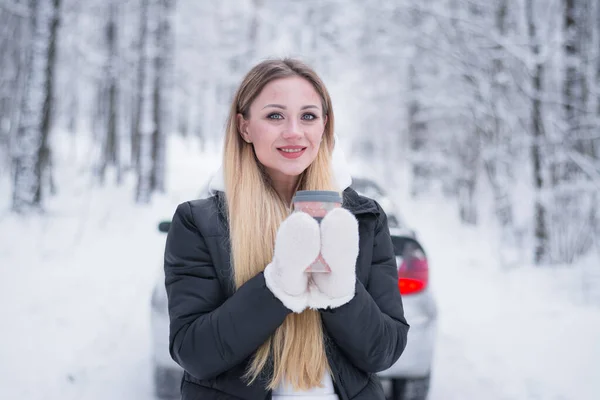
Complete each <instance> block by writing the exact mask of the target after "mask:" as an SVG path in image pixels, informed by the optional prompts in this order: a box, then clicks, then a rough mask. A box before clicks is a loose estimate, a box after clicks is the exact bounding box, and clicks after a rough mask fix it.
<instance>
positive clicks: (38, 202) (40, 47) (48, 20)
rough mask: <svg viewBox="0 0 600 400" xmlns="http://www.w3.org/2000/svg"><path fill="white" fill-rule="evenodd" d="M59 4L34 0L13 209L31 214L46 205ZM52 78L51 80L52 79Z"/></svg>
mask: <svg viewBox="0 0 600 400" xmlns="http://www.w3.org/2000/svg"><path fill="white" fill-rule="evenodd" d="M55 6H56V0H55V3H52V4H50V3H49V2H47V1H43V0H32V1H31V8H30V10H31V18H32V35H31V45H30V49H29V54H28V57H27V63H26V64H25V68H27V83H26V85H25V93H24V99H23V105H22V110H23V111H22V112H21V115H22V117H21V118H20V122H19V128H18V131H17V138H16V149H15V152H16V154H15V155H14V159H13V163H14V186H13V201H12V209H13V211H15V212H18V213H28V212H30V211H32V210H35V209H41V207H42V171H41V170H42V165H43V163H44V160H48V150H47V133H48V128H49V120H48V119H46V118H47V117H46V115H45V113H48V112H49V110H50V109H51V104H52V97H51V95H52V88H53V86H52V83H51V82H49V81H48V80H49V76H50V74H51V73H52V71H53V67H52V66H51V65H50V60H49V57H48V56H49V54H50V52H51V51H53V49H52V46H51V44H50V43H51V41H52V39H51V26H53V18H54V15H53V13H54V12H56V11H57V10H55V9H54V7H55ZM50 81H51V79H50Z"/></svg>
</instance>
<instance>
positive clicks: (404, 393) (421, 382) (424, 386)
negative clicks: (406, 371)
mask: <svg viewBox="0 0 600 400" xmlns="http://www.w3.org/2000/svg"><path fill="white" fill-rule="evenodd" d="M429 381H430V375H427V376H426V377H424V378H416V379H392V397H391V399H390V400H425V399H427V393H428V392H429Z"/></svg>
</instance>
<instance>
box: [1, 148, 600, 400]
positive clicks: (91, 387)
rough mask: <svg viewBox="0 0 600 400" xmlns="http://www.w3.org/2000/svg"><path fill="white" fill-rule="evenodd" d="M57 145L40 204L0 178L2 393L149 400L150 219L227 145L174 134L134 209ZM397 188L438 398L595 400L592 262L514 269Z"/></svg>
mask: <svg viewBox="0 0 600 400" xmlns="http://www.w3.org/2000/svg"><path fill="white" fill-rule="evenodd" d="M59 143H73V142H72V141H67V140H58V141H57V143H56V144H57V146H56V147H58V151H59V157H58V158H57V159H58V160H62V163H60V164H59V165H57V168H58V169H60V173H57V175H56V176H57V177H58V178H59V179H62V181H59V182H57V186H58V187H59V189H60V192H59V193H58V195H57V196H56V197H54V198H52V199H51V200H50V201H49V203H48V207H47V213H46V214H44V215H41V216H31V217H29V218H22V217H17V216H15V215H13V214H10V213H9V212H8V207H9V204H8V200H9V198H10V196H8V195H4V194H7V193H9V187H8V181H7V178H6V177H2V180H0V193H2V194H3V196H2V199H1V200H0V201H2V203H0V236H1V238H2V240H1V241H0V260H1V267H0V268H1V269H0V271H1V273H2V279H0V320H1V321H2V329H1V330H0V360H1V361H0V399H20V400H38V399H45V400H48V399H51V400H53V399H61V400H68V399H78V400H96V399H98V400H99V399H149V398H151V395H152V384H151V362H150V360H151V353H150V323H149V315H150V295H151V290H152V287H153V285H154V282H155V280H156V278H157V276H158V275H157V274H158V272H159V268H160V265H161V262H162V252H163V248H164V239H165V237H164V235H163V234H160V233H159V232H158V231H157V229H156V225H157V223H158V222H159V221H160V220H163V219H168V218H170V217H171V215H172V213H173V212H174V210H175V206H176V205H177V204H178V203H180V202H181V201H184V200H186V199H189V198H191V197H193V196H195V195H196V193H197V191H198V190H199V188H200V187H201V186H202V184H203V183H204V182H205V180H206V179H207V177H208V175H209V174H210V173H211V172H212V171H214V170H215V169H216V167H217V166H218V163H219V156H218V154H219V151H218V150H215V149H208V150H207V151H206V152H205V153H201V152H200V151H199V146H200V145H199V143H197V142H195V141H184V140H181V139H174V138H172V139H170V143H169V147H168V148H169V154H168V157H167V160H169V164H168V169H167V182H168V185H167V186H168V192H167V194H165V195H163V196H159V197H156V198H154V200H153V201H152V203H151V204H149V205H147V206H135V205H134V203H133V195H134V190H133V189H134V187H135V185H134V184H135V182H131V181H126V182H125V183H124V184H123V186H122V187H116V186H111V185H110V184H109V185H108V186H107V187H104V188H102V187H99V186H97V185H95V184H93V182H91V181H90V178H89V175H88V174H87V173H82V172H81V171H83V170H84V169H83V168H81V169H79V168H77V167H75V166H79V165H81V164H82V163H85V162H86V159H87V158H86V154H87V153H85V151H84V150H83V149H86V148H88V147H87V145H86V143H85V142H78V145H77V147H76V148H75V149H73V148H72V147H69V148H66V147H65V146H63V147H65V148H61V146H60V145H58V144H59ZM107 182H111V179H110V178H109V179H107ZM398 198H399V199H401V202H400V203H399V205H400V208H401V209H402V210H403V215H404V217H405V219H407V220H408V222H409V223H410V224H411V225H412V226H414V227H415V228H416V229H417V231H418V235H419V237H420V239H421V240H422V242H423V244H424V245H425V247H426V249H427V251H428V254H429V258H430V265H431V268H432V286H433V290H434V292H435V293H436V298H437V301H438V306H439V315H440V324H439V340H438V344H437V348H436V355H435V369H434V371H433V382H432V392H431V396H430V399H432V400H453V399H486V400H488V399H489V400H495V399H503V400H504V399H523V400H532V399H544V400H554V399H556V400H558V399H578V400H588V399H589V400H592V399H597V398H599V395H600V299H598V298H594V296H593V293H594V291H593V290H587V291H586V290H584V289H585V288H586V285H589V284H591V283H593V282H594V281H593V278H594V277H595V276H597V275H595V274H594V271H595V269H597V265H598V260H597V258H591V259H590V260H588V261H586V263H587V264H582V265H578V266H575V267H570V268H567V267H562V268H553V269H550V268H534V267H531V266H526V265H520V266H514V265H513V266H511V268H506V267H503V266H502V264H501V263H500V262H499V258H498V257H497V256H496V255H497V254H498V250H497V248H496V246H495V245H494V240H493V237H494V235H493V234H492V233H491V232H490V231H486V229H488V230H490V229H489V228H486V227H485V226H484V227H483V228H479V229H473V228H468V227H464V226H461V224H460V223H459V222H458V220H457V218H456V214H457V213H456V210H455V209H454V208H452V203H451V202H448V201H447V200H444V199H439V198H435V197H432V198H429V199H426V200H424V199H421V200H419V201H414V200H410V199H409V198H407V196H402V195H398ZM596 279H597V280H596V281H595V282H597V286H596V287H600V278H596ZM590 282H591V283H590Z"/></svg>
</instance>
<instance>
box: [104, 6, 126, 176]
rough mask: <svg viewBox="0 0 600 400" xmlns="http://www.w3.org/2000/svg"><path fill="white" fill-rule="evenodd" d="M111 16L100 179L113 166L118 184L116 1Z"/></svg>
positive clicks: (107, 26) (109, 16)
mask: <svg viewBox="0 0 600 400" xmlns="http://www.w3.org/2000/svg"><path fill="white" fill-rule="evenodd" d="M108 7H109V15H108V23H107V25H106V44H107V48H108V62H107V65H106V71H105V76H106V80H107V90H106V92H107V93H106V95H107V97H108V98H107V101H106V106H107V118H108V120H107V121H106V131H105V136H104V141H103V143H104V146H103V152H102V153H103V155H102V161H101V168H100V179H101V181H104V179H105V177H106V168H107V167H108V166H113V167H115V168H116V173H117V176H116V179H117V183H118V184H120V183H121V181H122V172H121V162H120V153H119V146H120V142H119V138H120V135H119V132H118V127H119V111H118V110H119V88H118V82H119V81H118V71H117V69H118V68H117V63H118V57H119V54H118V30H117V18H118V7H119V6H118V3H116V2H115V1H114V0H113V1H111V2H110V3H109V5H108Z"/></svg>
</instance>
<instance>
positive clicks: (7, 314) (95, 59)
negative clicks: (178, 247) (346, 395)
mask: <svg viewBox="0 0 600 400" xmlns="http://www.w3.org/2000/svg"><path fill="white" fill-rule="evenodd" d="M0 55H1V57H0V238H1V239H2V240H0V321H2V322H3V323H2V330H0V399H22V400H48V399H61V400H82V399H86V400H96V399H97V400H100V399H102V400H104V399H150V398H154V395H155V394H156V392H157V390H156V388H161V387H163V386H165V387H166V386H167V385H164V381H165V379H163V378H164V375H160V374H158V373H157V372H156V371H157V366H161V365H171V366H172V365H175V364H174V361H173V360H172V359H171V358H170V356H169V354H168V314H167V299H166V292H165V285H164V280H165V278H164V270H163V267H164V264H163V261H164V249H165V238H166V235H165V229H162V230H161V229H160V228H159V229H157V228H158V227H159V226H164V225H163V224H164V222H166V223H167V224H168V223H169V222H168V221H170V218H171V217H172V216H173V213H174V211H175V208H176V207H177V205H178V204H180V203H182V202H184V201H186V200H191V199H192V198H195V197H197V196H198V195H199V193H200V192H201V189H202V188H203V187H205V184H206V182H208V180H209V179H210V177H211V175H212V174H213V173H214V171H215V170H216V169H217V168H218V166H219V164H220V162H221V152H222V142H223V136H224V132H225V118H226V115H227V113H228V110H229V106H230V101H231V99H232V96H233V93H234V90H235V89H236V88H237V86H238V85H239V83H240V81H241V79H242V77H243V76H244V74H245V73H246V72H247V71H248V70H249V69H250V68H251V67H252V66H253V65H254V64H255V63H257V62H259V61H261V60H263V59H265V58H270V57H296V58H300V59H301V60H303V61H305V62H306V63H308V64H309V65H311V66H313V67H314V69H315V70H316V71H317V73H318V74H319V75H320V76H321V77H322V78H323V80H324V82H325V84H326V86H327V87H328V89H329V91H330V93H331V96H332V101H333V108H334V113H335V130H336V135H337V139H336V140H337V141H336V146H340V147H341V148H342V149H343V150H344V153H345V156H346V158H347V160H348V161H349V163H350V164H351V165H350V167H351V169H352V173H353V174H354V175H355V176H357V177H359V176H362V177H368V178H370V179H372V180H374V181H376V182H377V183H378V184H379V185H380V186H381V187H383V188H384V189H385V191H386V192H387V193H388V195H389V197H390V198H391V199H392V200H393V202H394V203H395V205H396V206H397V208H398V210H399V211H400V215H401V218H399V220H402V222H403V223H404V222H406V227H407V228H409V229H407V232H409V233H406V232H405V233H403V234H406V235H414V236H410V237H411V238H415V240H416V241H418V242H419V243H420V245H422V246H423V247H422V248H420V250H423V251H422V252H421V251H419V252H418V253H419V254H420V256H422V258H419V260H418V261H420V262H421V261H423V260H424V262H423V263H422V264H420V265H425V266H426V267H425V268H426V271H427V274H428V275H427V279H428V281H427V286H426V287H424V290H423V292H426V293H427V295H428V296H431V297H430V298H428V299H429V300H428V301H427V302H426V301H421V300H418V299H422V297H418V296H421V295H422V294H423V293H419V294H418V295H415V294H412V295H411V296H412V298H410V297H409V295H406V296H405V293H402V291H401V293H402V297H403V302H404V305H405V313H406V318H407V320H408V321H409V323H410V324H411V330H410V331H409V338H408V342H409V343H408V346H407V348H408V349H409V353H410V351H413V353H412V357H413V358H410V357H411V354H408V355H407V354H403V355H402V356H401V358H400V361H401V362H402V361H403V360H405V361H406V362H407V363H411V362H413V360H417V361H420V362H423V361H426V362H427V363H428V364H427V367H426V369H427V371H425V372H421V373H420V375H419V376H417V374H413V375H410V377H409V378H410V379H408V380H404V381H402V380H397V382H400V383H402V382H404V383H406V382H409V383H410V382H411V381H413V384H414V381H420V382H421V383H420V385H421V386H411V385H410V384H409V383H406V385H404V386H402V387H400V388H398V385H396V386H394V383H393V382H392V383H391V389H390V388H389V387H388V389H390V390H391V393H397V392H400V389H401V390H402V391H404V392H406V393H410V392H411V388H412V392H413V397H410V396H409V397H407V398H411V399H414V398H419V399H423V398H424V396H422V397H418V390H417V389H415V387H417V388H418V387H421V388H424V387H426V388H429V385H431V387H430V388H429V389H430V390H429V392H428V393H429V397H427V398H428V399H429V400H464V399H486V400H506V399H517V400H533V399H543V400H550V399H553V400H559V399H575V398H576V399H579V400H596V399H599V398H600V395H599V393H600V375H599V371H600V341H599V340H598V338H599V337H600V1H599V0H218V1H207V0H0ZM167 229H168V228H167ZM417 250H419V249H417ZM416 253H417V252H415V254H416ZM396 255H397V256H398V253H396ZM402 257H404V253H403V256H402ZM397 261H398V266H399V267H400V266H401V264H400V263H401V262H404V261H402V260H399V258H398V257H397ZM399 278H400V275H399ZM399 284H400V279H399ZM161 290H162V291H163V292H165V293H164V296H163V297H161V296H160V293H161ZM431 299H435V301H433V300H431ZM416 305H420V306H426V308H427V312H428V313H429V314H426V313H421V314H419V312H418V311H419V309H418V308H416ZM411 307H412V308H411ZM157 310H158V311H157ZM160 310H162V311H160ZM415 310H417V311H415ZM434 314H435V318H437V319H435V318H434V317H432V315H434ZM438 314H439V318H438V317H437V315H438ZM431 321H433V322H431ZM419 324H421V327H419ZM422 326H426V328H422ZM425 329H428V330H427V331H426V330H425ZM434 330H435V333H433V332H434ZM426 332H429V333H426ZM411 335H413V336H411ZM425 339H426V340H429V342H428V343H429V344H431V345H433V343H434V342H435V346H434V348H435V350H434V351H433V350H432V348H431V347H427V348H426V347H425V346H423V347H415V346H414V343H419V341H420V340H425ZM411 346H413V347H412V349H413V350H411ZM415 349H417V350H415ZM427 349H428V350H427ZM429 350H431V351H432V352H428V351H429ZM415 354H416V356H415ZM424 354H426V355H425V356H424ZM161 357H164V358H161ZM168 363H171V364H168ZM416 364H418V362H417V363H415V365H416ZM410 372H412V370H411V371H410ZM422 375H424V376H422ZM400 378H402V379H404V378H405V377H400ZM397 382H396V383H397ZM32 383H33V384H32ZM388 383H390V382H388ZM404 383H402V384H404ZM179 384H180V381H177V382H176V385H175V386H176V389H177V388H179ZM415 393H416V394H415ZM420 393H421V394H423V391H421V392H420ZM397 398H402V399H403V400H404V399H405V397H397V396H396V397H394V399H397Z"/></svg>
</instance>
